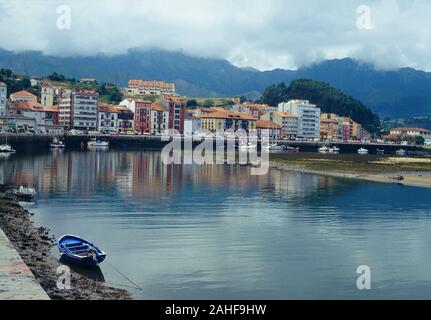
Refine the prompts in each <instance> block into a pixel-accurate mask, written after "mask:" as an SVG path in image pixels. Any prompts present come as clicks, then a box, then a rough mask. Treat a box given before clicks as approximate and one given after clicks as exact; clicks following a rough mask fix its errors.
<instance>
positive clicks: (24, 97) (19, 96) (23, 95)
mask: <svg viewBox="0 0 431 320" xmlns="http://www.w3.org/2000/svg"><path fill="white" fill-rule="evenodd" d="M10 100H11V101H13V102H16V101H32V102H37V96H35V95H34V94H32V93H30V92H28V91H25V90H22V91H18V92H15V93H12V94H11V95H10Z"/></svg>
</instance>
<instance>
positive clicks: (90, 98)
mask: <svg viewBox="0 0 431 320" xmlns="http://www.w3.org/2000/svg"><path fill="white" fill-rule="evenodd" d="M98 103H99V94H98V93H97V92H96V91H93V90H76V91H74V92H72V110H71V119H72V121H71V126H72V127H73V128H74V129H78V130H93V131H94V130H96V129H97V122H98V116H97V113H98Z"/></svg>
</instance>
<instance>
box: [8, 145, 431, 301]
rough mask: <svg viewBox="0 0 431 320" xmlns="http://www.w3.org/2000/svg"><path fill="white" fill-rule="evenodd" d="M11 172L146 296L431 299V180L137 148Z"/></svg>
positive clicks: (16, 162)
mask: <svg viewBox="0 0 431 320" xmlns="http://www.w3.org/2000/svg"><path fill="white" fill-rule="evenodd" d="M3 182H9V183H11V182H14V183H17V184H30V185H34V186H35V187H37V189H38V191H39V198H38V201H37V203H36V204H35V205H33V206H31V208H30V210H31V211H32V212H34V213H35V216H34V219H35V222H36V223H37V224H38V225H44V226H48V227H50V228H51V230H52V232H53V233H54V234H55V235H57V236H58V235H61V234H64V233H72V234H79V235H82V236H84V237H87V238H89V239H91V240H93V241H95V242H96V243H98V244H99V245H100V246H101V247H102V248H103V249H105V250H106V251H107V252H108V254H109V255H108V259H107V261H106V263H104V264H103V265H102V271H103V273H104V276H105V278H106V281H107V283H109V284H111V285H115V286H120V287H125V288H127V289H129V290H130V291H131V292H132V293H133V294H135V295H136V297H138V298H145V299H147V298H150V299H153V298H163V299H171V298H175V299H189V298H199V299H216V298H223V299H234V298H242V299H252V298H265V299H292V298H293V299H297V298H310V299H328V298H329V299H332V298H343V299H350V298H364V299H368V298H428V299H429V298H431V211H430V205H431V191H430V190H429V189H421V188H413V187H402V186H398V185H386V184H377V183H367V182H357V181H350V180H343V179H335V178H330V177H320V176H313V175H306V174H299V173H286V172H280V171H276V170H273V171H270V173H269V174H268V175H266V176H263V177H256V176H250V175H249V169H247V168H242V167H229V166H192V165H185V166H164V165H163V164H162V163H161V160H160V153H158V152H124V151H123V152H116V151H110V152H64V153H46V154H41V155H31V156H20V155H14V156H12V157H11V158H9V159H7V160H6V159H3V160H0V183H3ZM364 264H365V265H368V266H370V267H371V268H372V272H373V273H372V290H370V291H366V292H364V291H359V290H358V289H357V288H356V277H357V275H356V268H357V267H358V266H359V265H364ZM117 270H118V271H120V272H121V273H122V275H121V274H120V273H119V272H118V271H117ZM126 277H127V278H128V279H129V280H127V279H126ZM138 287H139V289H138Z"/></svg>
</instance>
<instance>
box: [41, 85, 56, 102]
mask: <svg viewBox="0 0 431 320" xmlns="http://www.w3.org/2000/svg"><path fill="white" fill-rule="evenodd" d="M40 103H41V104H42V105H44V106H46V107H52V106H53V105H54V87H53V86H52V85H51V83H50V82H48V81H43V82H42V84H41V94H40Z"/></svg>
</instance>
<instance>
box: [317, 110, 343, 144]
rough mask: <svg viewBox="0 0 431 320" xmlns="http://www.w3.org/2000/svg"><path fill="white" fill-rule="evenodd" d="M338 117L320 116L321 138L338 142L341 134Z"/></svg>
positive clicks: (329, 114)
mask: <svg viewBox="0 0 431 320" xmlns="http://www.w3.org/2000/svg"><path fill="white" fill-rule="evenodd" d="M338 118H339V117H338V115H336V114H334V113H322V114H321V115H320V138H321V139H322V140H330V141H337V140H338V138H339V134H340V125H339V121H338Z"/></svg>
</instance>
